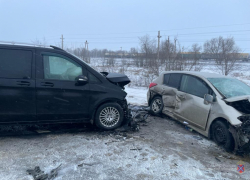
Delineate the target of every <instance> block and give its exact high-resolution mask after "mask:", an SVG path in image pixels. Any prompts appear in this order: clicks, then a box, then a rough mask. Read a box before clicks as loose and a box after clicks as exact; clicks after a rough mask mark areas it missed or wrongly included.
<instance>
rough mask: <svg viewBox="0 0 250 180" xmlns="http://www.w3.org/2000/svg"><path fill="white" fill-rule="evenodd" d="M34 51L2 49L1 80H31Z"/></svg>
mask: <svg viewBox="0 0 250 180" xmlns="http://www.w3.org/2000/svg"><path fill="white" fill-rule="evenodd" d="M31 63H32V51H28V50H14V49H13V50H12V49H0V78H11V79H30V78H31Z"/></svg>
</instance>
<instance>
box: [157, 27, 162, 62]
mask: <svg viewBox="0 0 250 180" xmlns="http://www.w3.org/2000/svg"><path fill="white" fill-rule="evenodd" d="M157 37H158V50H157V59H158V60H159V59H160V38H161V32H160V31H158V36H157Z"/></svg>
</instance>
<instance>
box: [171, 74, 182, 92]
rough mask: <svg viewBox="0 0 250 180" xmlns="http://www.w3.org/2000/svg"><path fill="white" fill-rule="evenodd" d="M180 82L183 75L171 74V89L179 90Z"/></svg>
mask: <svg viewBox="0 0 250 180" xmlns="http://www.w3.org/2000/svg"><path fill="white" fill-rule="evenodd" d="M180 80H181V74H171V75H170V78H169V82H168V85H169V86H170V87H173V88H176V89H178V88H179V84H180Z"/></svg>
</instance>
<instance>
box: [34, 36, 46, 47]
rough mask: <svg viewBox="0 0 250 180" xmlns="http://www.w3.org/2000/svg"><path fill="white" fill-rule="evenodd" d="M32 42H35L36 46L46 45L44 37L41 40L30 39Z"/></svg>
mask: <svg viewBox="0 0 250 180" xmlns="http://www.w3.org/2000/svg"><path fill="white" fill-rule="evenodd" d="M31 42H32V44H35V45H37V46H41V47H46V46H47V41H46V39H45V38H43V39H42V40H39V39H35V40H34V41H31Z"/></svg>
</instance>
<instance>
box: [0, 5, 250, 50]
mask: <svg viewBox="0 0 250 180" xmlns="http://www.w3.org/2000/svg"><path fill="white" fill-rule="evenodd" d="M158 30H160V31H161V35H162V38H161V40H164V39H166V38H167V36H170V39H173V38H174V37H175V36H177V35H178V39H179V42H180V43H181V45H183V46H186V47H187V48H188V47H190V46H191V44H192V43H195V42H197V43H199V44H201V45H203V42H204V41H205V40H208V39H210V38H212V37H218V36H219V35H222V36H224V37H227V36H234V38H235V40H236V43H237V45H238V46H239V47H240V48H241V49H242V50H243V51H245V52H250V0H241V1H240V0H172V1H170V0H162V1H160V0H159V1H157V0H67V1H66V0H40V1H38V0H0V41H16V42H31V41H34V40H35V39H39V40H42V39H43V38H45V39H46V42H47V44H56V45H59V44H60V36H61V34H63V35H64V37H65V44H66V45H67V46H68V47H70V46H80V45H81V46H83V44H84V42H85V41H86V40H88V42H89V49H94V48H107V49H112V50H119V49H120V47H122V48H123V49H125V50H129V49H130V47H139V43H138V37H141V36H143V35H145V34H148V35H150V36H151V37H152V38H155V39H156V36H157V31H158Z"/></svg>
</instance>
